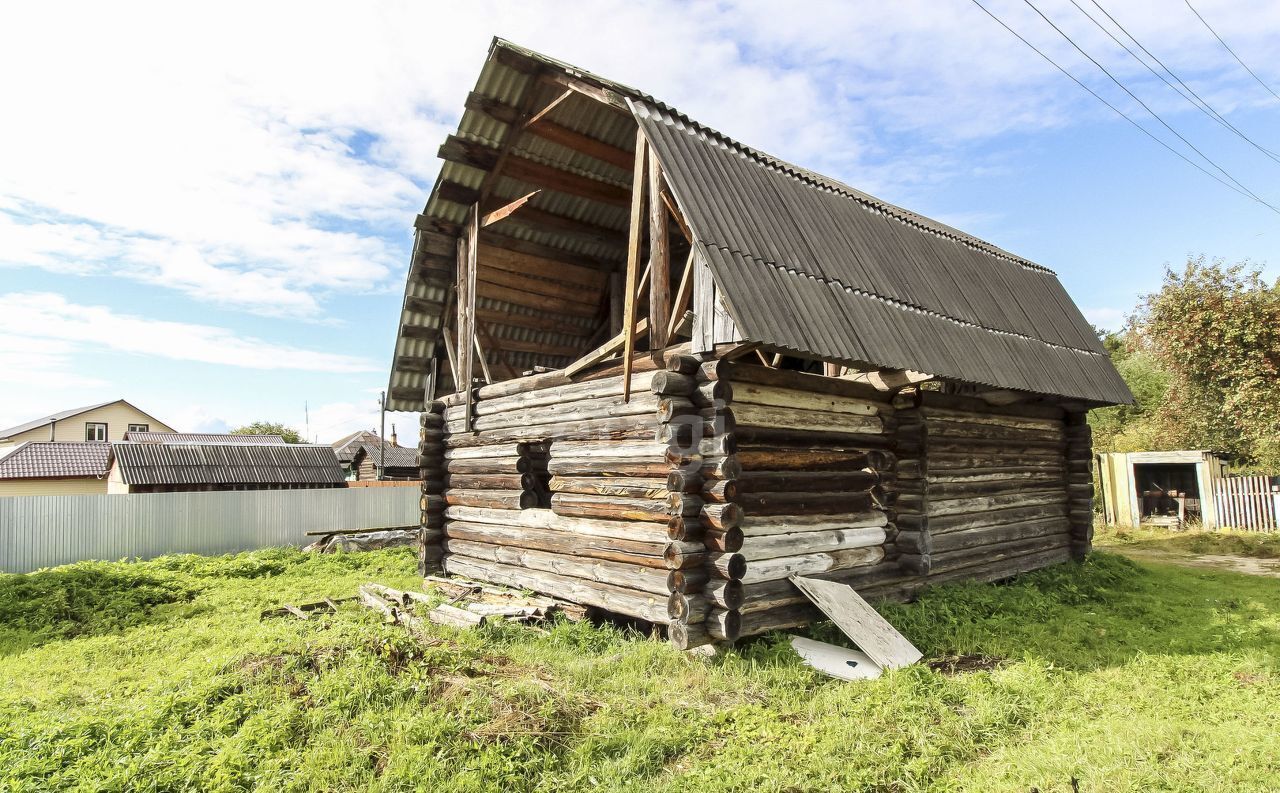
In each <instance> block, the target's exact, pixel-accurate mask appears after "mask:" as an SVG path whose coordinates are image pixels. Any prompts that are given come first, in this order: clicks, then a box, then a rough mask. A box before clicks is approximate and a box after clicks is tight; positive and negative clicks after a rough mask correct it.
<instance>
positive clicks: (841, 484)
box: [737, 470, 881, 494]
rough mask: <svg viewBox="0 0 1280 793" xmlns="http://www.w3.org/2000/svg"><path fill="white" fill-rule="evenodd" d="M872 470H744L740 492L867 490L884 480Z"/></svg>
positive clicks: (739, 484)
mask: <svg viewBox="0 0 1280 793" xmlns="http://www.w3.org/2000/svg"><path fill="white" fill-rule="evenodd" d="M880 478H881V477H880V475H879V474H878V473H876V472H875V471H872V470H855V471H750V470H749V471H743V473H742V478H741V479H738V480H737V482H738V491H739V492H740V493H743V494H747V493H769V492H779V491H791V492H806V493H808V492H822V491H826V492H832V493H834V492H840V491H866V490H867V489H868V488H869V487H871V486H872V485H874V484H877V483H878V482H879V481H880Z"/></svg>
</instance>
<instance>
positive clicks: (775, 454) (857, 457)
mask: <svg viewBox="0 0 1280 793" xmlns="http://www.w3.org/2000/svg"><path fill="white" fill-rule="evenodd" d="M736 457H737V459H738V462H739V463H741V464H742V467H743V470H745V471H822V470H827V471H860V470H862V469H863V468H867V467H869V466H868V461H867V458H868V455H867V453H866V452H865V451H857V450H839V451H832V450H824V449H812V450H808V449H804V450H790V449H766V450H756V449H749V450H748V449H743V448H739V450H738V454H737V455H736Z"/></svg>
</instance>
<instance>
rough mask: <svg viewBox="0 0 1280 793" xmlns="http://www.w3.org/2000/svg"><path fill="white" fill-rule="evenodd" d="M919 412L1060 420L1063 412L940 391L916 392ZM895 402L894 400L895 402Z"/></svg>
mask: <svg viewBox="0 0 1280 793" xmlns="http://www.w3.org/2000/svg"><path fill="white" fill-rule="evenodd" d="M918 397H919V400H920V409H921V410H931V409H935V408H940V409H945V410H952V411H959V412H964V413H977V414H981V415H999V416H1023V417H1027V418H1049V419H1061V418H1063V416H1064V415H1065V412H1064V411H1063V409H1062V408H1061V407H1059V406H1058V405H1049V404H1044V403H1039V404H1034V403H1021V404H1012V405H992V404H990V403H987V402H984V401H983V400H981V399H979V398H977V397H970V396H962V395H959V394H944V393H942V392H940V391H921V392H918ZM896 401H897V400H896V399H895V402H896Z"/></svg>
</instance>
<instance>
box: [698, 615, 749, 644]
mask: <svg viewBox="0 0 1280 793" xmlns="http://www.w3.org/2000/svg"><path fill="white" fill-rule="evenodd" d="M706 624H707V632H708V633H710V634H711V636H712V637H713V638H715V639H718V640H720V641H722V642H731V641H735V640H737V638H738V637H739V636H741V635H742V615H741V614H739V613H738V612H737V611H734V610H732V609H719V608H713V609H712V610H711V613H710V614H708V615H707V622H706Z"/></svg>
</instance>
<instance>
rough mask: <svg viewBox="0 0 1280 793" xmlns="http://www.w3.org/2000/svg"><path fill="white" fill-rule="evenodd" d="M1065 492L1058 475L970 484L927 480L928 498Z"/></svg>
mask: <svg viewBox="0 0 1280 793" xmlns="http://www.w3.org/2000/svg"><path fill="white" fill-rule="evenodd" d="M1033 489H1034V490H1052V489H1058V490H1062V491H1064V492H1065V491H1066V489H1067V483H1066V481H1064V480H1063V479H1062V477H1061V475H1060V474H1054V473H1041V474H1031V475H1027V476H1021V477H1010V478H1008V479H982V480H975V481H970V482H939V481H937V480H935V479H933V478H930V480H929V497H930V498H938V499H944V498H961V497H965V496H981V495H988V494H998V493H1008V492H1015V491H1024V490H1033Z"/></svg>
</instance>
